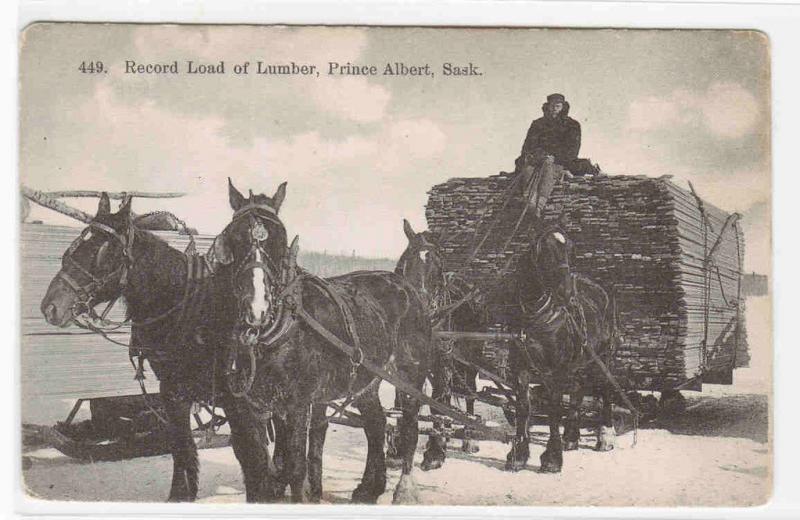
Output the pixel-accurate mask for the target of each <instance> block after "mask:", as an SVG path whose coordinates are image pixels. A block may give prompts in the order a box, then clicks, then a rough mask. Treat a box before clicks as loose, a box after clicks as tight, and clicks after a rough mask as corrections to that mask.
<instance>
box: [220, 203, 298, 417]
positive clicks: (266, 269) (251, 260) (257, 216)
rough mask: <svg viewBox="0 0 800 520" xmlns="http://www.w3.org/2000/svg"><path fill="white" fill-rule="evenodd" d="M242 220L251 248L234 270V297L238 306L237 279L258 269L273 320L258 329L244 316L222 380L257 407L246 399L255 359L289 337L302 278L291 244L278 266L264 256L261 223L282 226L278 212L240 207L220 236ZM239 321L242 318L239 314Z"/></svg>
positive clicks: (259, 206)
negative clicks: (241, 360) (241, 359)
mask: <svg viewBox="0 0 800 520" xmlns="http://www.w3.org/2000/svg"><path fill="white" fill-rule="evenodd" d="M244 218H248V219H249V225H250V227H249V233H248V234H249V239H250V248H249V250H248V252H247V254H246V255H245V257H244V258H243V259H242V260H241V262H239V264H238V265H235V266H234V269H233V278H232V280H233V291H234V297H235V298H236V299H237V301H238V302H239V304H240V305H241V302H242V300H243V297H241V296H240V295H239V294H238V292H239V291H238V278H239V277H240V276H241V275H242V273H244V272H245V271H246V270H249V269H256V268H260V269H261V270H262V271H263V273H264V276H265V278H266V280H265V283H266V284H267V286H268V289H267V290H269V291H271V293H272V294H273V295H274V298H273V301H272V302H271V303H272V305H271V308H270V316H271V318H272V319H271V320H270V321H269V322H268V323H267V324H266V325H265V326H261V325H256V324H253V323H251V322H250V321H249V319H248V318H249V316H247V315H246V316H245V318H244V320H243V321H244V323H243V325H244V327H243V328H242V330H241V331H240V332H239V333H238V335H237V337H236V340H237V343H236V345H229V346H228V348H227V353H226V360H225V378H226V380H227V384H228V390H229V391H230V392H231V394H232V395H233V396H234V397H237V398H244V399H246V400H247V401H248V402H250V403H251V404H252V405H253V406H255V407H256V408H259V405H258V404H257V403H255V402H254V401H253V400H252V398H250V397H249V391H250V388H251V387H252V385H253V382H254V380H255V371H256V357H257V356H258V355H260V352H261V351H262V350H263V349H266V348H270V347H273V346H275V345H279V344H280V340H281V339H282V338H285V337H288V334H289V332H290V331H291V330H292V329H293V327H294V324H295V322H296V317H295V310H296V309H297V307H298V306H299V305H300V290H299V288H300V281H301V279H302V276H298V274H297V269H296V260H297V259H296V257H295V248H294V243H293V247H292V248H290V249H289V252H288V254H287V255H286V256H285V257H284V258H283V259H282V261H281V263H280V265H276V263H275V262H274V261H273V260H272V259H271V258H270V256H269V255H268V254H267V251H266V249H265V247H264V243H265V242H266V240H267V238H268V234H267V230H266V227H264V223H263V222H262V220H267V221H269V222H272V223H274V224H278V225H280V226H281V227H283V223H282V222H281V221H280V219H279V218H278V215H277V212H276V211H275V210H274V209H273V208H272V207H271V206H267V205H265V204H256V203H250V204H247V205H245V206H243V207H241V208H239V209H238V210H237V211H236V212H235V213H234V214H233V218H232V219H231V222H230V223H229V224H228V225H227V226H226V227H225V229H224V230H223V231H222V233H221V234H220V235H222V234H225V233H227V232H228V230H229V229H230V227H231V226H233V225H234V224H236V223H238V222H239V221H241V220H242V219H244ZM295 240H296V239H295ZM239 319H240V320H241V319H242V317H241V313H240V314H239ZM256 347H259V350H258V351H256ZM240 355H241V356H244V358H245V359H246V361H247V363H248V364H249V368H248V370H247V371H246V372H242V370H241V366H240V363H239V357H240Z"/></svg>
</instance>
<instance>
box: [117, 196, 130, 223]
mask: <svg viewBox="0 0 800 520" xmlns="http://www.w3.org/2000/svg"><path fill="white" fill-rule="evenodd" d="M132 201H133V197H131V196H130V195H125V197H124V198H123V199H122V204H120V206H119V211H117V215H120V216H122V217H125V219H126V220H127V218H128V217H130V215H131V202H132Z"/></svg>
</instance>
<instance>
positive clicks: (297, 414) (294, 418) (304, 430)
mask: <svg viewBox="0 0 800 520" xmlns="http://www.w3.org/2000/svg"><path fill="white" fill-rule="evenodd" d="M310 408H311V405H310V403H299V404H297V405H295V406H293V407H290V408H289V409H288V410H287V418H286V425H287V428H286V433H287V435H286V441H287V442H286V452H285V460H284V468H285V469H284V474H285V475H286V477H287V478H288V480H289V487H290V488H291V491H292V502H303V501H305V500H306V498H307V493H306V491H307V490H306V484H307V483H308V481H307V480H306V469H307V460H306V443H307V442H308V426H309V424H308V419H309V414H310V413H311V410H310Z"/></svg>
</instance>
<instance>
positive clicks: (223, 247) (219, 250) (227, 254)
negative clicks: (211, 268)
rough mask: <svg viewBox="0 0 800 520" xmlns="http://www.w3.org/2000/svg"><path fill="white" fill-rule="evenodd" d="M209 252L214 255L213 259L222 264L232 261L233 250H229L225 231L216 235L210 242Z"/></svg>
mask: <svg viewBox="0 0 800 520" xmlns="http://www.w3.org/2000/svg"><path fill="white" fill-rule="evenodd" d="M211 253H212V254H213V255H214V260H215V261H216V262H218V263H220V264H222V265H228V264H230V263H231V262H233V252H231V248H230V245H229V244H228V238H227V236H226V235H225V233H222V234H220V235H217V237H216V238H215V239H214V243H213V244H211Z"/></svg>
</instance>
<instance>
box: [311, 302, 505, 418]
mask: <svg viewBox="0 0 800 520" xmlns="http://www.w3.org/2000/svg"><path fill="white" fill-rule="evenodd" d="M297 314H298V317H300V318H301V319H302V320H303V321H304V322H305V323H306V324H307V325H308V326H309V327H311V329H312V330H313V331H314V332H316V333H317V334H319V335H320V336H321V337H322V338H323V339H325V340H326V341H328V343H330V344H331V345H333V346H334V347H336V348H337V349H339V350H340V351H341V352H344V353H345V354H347V355H348V356H351V357H352V356H353V354H354V352H355V348H354V347H352V346H350V345H348V344H347V343H345V342H343V341H342V340H340V339H339V338H338V337H337V336H336V335H335V334H333V333H332V332H330V331H329V330H328V329H326V328H325V327H324V326H323V325H322V324H321V323H320V322H318V321H317V320H316V319H315V318H314V317H313V316H311V315H310V314H308V312H306V310H305V309H303V308H300V309H298V310H297ZM361 364H362V365H363V366H364V368H366V369H367V370H369V371H370V372H372V373H373V374H375V376H377V377H380V378H381V379H383V380H385V381H387V382H389V383H391V384H392V385H393V386H394V387H395V388H396V389H397V390H400V391H401V392H404V393H406V394H408V395H410V396H411V397H412V398H413V399H416V400H418V401H421V402H422V403H423V404H426V405H428V406H429V407H430V408H431V409H432V410H435V411H437V412H439V413H442V414H444V415H448V416H450V417H452V418H454V419H456V420H458V421H460V422H462V423H464V424H465V425H466V426H470V427H472V428H475V429H476V430H479V431H484V432H488V433H492V434H496V430H495V429H494V428H492V427H491V426H487V425H485V424H483V422H482V421H480V420H478V419H475V418H474V417H472V416H470V415H467V414H465V413H464V412H462V411H461V410H458V409H456V408H453V407H452V406H448V405H446V404H443V403H440V402H439V401H436V400H435V399H432V398H430V397H428V396H427V395H425V394H424V393H422V392H420V391H419V390H418V389H417V388H415V387H414V386H413V385H411V384H410V383H407V382H406V381H404V380H403V379H402V378H400V377H397V376H395V375H394V374H393V373H392V372H391V370H390V369H388V368H386V369H384V368H383V367H380V366H378V365H376V364H375V363H373V362H372V361H370V360H369V359H368V358H364V359H363V360H362V363H361Z"/></svg>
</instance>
